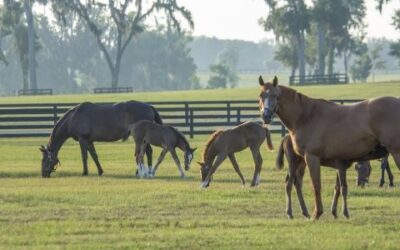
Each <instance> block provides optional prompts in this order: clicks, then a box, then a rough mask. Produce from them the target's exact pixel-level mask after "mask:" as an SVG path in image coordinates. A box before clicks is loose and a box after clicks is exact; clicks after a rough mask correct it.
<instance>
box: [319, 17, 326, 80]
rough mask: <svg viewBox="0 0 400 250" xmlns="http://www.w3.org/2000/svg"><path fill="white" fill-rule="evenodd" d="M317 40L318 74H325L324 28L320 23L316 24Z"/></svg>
mask: <svg viewBox="0 0 400 250" xmlns="http://www.w3.org/2000/svg"><path fill="white" fill-rule="evenodd" d="M317 40H318V71H317V72H318V75H324V74H325V28H324V26H323V25H322V24H318V31H317Z"/></svg>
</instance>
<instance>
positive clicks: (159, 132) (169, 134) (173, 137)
mask: <svg viewBox="0 0 400 250" xmlns="http://www.w3.org/2000/svg"><path fill="white" fill-rule="evenodd" d="M131 134H132V136H133V140H134V141H135V145H136V150H135V156H136V164H137V166H138V172H139V176H140V177H143V176H147V173H148V174H149V175H150V177H151V176H154V175H155V174H156V171H157V168H158V166H159V165H160V163H161V162H162V161H163V160H164V157H165V155H166V154H167V153H168V152H170V153H171V155H172V158H173V159H174V161H175V164H176V166H177V167H178V170H179V172H180V174H181V177H182V178H184V177H185V173H184V172H183V170H182V167H181V164H180V162H179V159H178V156H177V155H176V151H175V148H179V149H180V150H182V151H183V152H184V164H185V170H186V171H188V170H189V169H190V163H191V162H192V159H193V153H194V151H195V150H196V148H194V149H192V148H191V147H190V145H189V142H188V141H187V140H186V138H185V136H184V135H183V134H182V133H180V132H179V131H178V130H177V129H176V128H174V127H171V126H166V125H159V124H156V123H153V122H151V121H139V122H137V123H135V125H134V126H133V128H132V130H131ZM150 144H151V145H154V146H157V147H162V148H163V150H162V151H161V154H160V156H159V158H158V160H157V163H156V165H155V166H154V170H152V169H151V167H149V170H148V171H146V170H145V167H144V164H143V155H144V149H145V148H146V147H147V145H150Z"/></svg>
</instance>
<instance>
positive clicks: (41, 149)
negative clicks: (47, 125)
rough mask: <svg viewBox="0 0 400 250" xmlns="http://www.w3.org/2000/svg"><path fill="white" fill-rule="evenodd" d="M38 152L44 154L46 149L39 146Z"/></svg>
mask: <svg viewBox="0 0 400 250" xmlns="http://www.w3.org/2000/svg"><path fill="white" fill-rule="evenodd" d="M39 150H40V152H42V153H44V152H46V148H45V147H44V146H43V145H41V146H40V148H39Z"/></svg>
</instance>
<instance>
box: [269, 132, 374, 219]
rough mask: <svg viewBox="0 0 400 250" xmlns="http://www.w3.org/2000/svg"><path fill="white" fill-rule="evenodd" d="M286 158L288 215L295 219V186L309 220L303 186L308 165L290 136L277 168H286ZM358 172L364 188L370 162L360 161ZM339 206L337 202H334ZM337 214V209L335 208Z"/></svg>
mask: <svg viewBox="0 0 400 250" xmlns="http://www.w3.org/2000/svg"><path fill="white" fill-rule="evenodd" d="M284 156H285V158H286V160H287V161H288V163H289V164H288V166H289V167H288V168H289V169H288V173H287V175H286V179H285V183H286V214H287V216H288V218H289V219H293V214H292V197H291V193H292V186H293V184H294V185H295V188H296V193H297V198H298V200H299V204H300V207H301V211H302V213H303V216H304V217H306V218H309V217H310V215H309V213H308V210H307V207H306V205H305V202H304V197H303V191H302V185H303V176H304V172H305V168H306V164H305V162H304V160H303V158H302V157H300V156H299V155H297V154H296V153H295V152H294V149H293V144H292V141H291V139H290V136H289V135H286V136H285V137H283V139H282V141H281V144H280V146H279V149H278V155H277V157H276V164H275V165H276V168H277V169H282V168H283V166H284V160H283V157H284ZM356 170H357V173H358V175H357V183H358V185H360V186H364V185H365V183H367V182H368V178H369V176H370V174H371V165H370V164H369V161H360V162H357V164H356ZM334 202H335V203H336V204H337V200H336V201H334ZM333 210H334V212H335V213H336V208H333Z"/></svg>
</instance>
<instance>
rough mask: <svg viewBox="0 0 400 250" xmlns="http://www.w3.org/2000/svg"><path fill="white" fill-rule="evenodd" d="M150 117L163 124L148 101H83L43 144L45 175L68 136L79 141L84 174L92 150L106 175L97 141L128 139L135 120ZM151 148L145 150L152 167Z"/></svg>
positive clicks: (45, 175)
mask: <svg viewBox="0 0 400 250" xmlns="http://www.w3.org/2000/svg"><path fill="white" fill-rule="evenodd" d="M140 120H149V121H154V122H156V123H159V124H162V120H161V117H160V115H159V113H158V112H157V110H156V109H155V108H154V107H153V106H151V105H149V104H146V103H142V102H137V101H127V102H120V103H115V104H93V103H90V102H84V103H81V104H79V105H77V106H75V107H74V108H72V109H70V110H68V111H67V112H66V113H65V114H64V116H63V117H61V118H60V120H59V121H58V122H57V123H56V125H55V126H54V128H53V131H52V132H51V135H50V140H49V143H48V144H47V146H41V148H40V150H41V151H42V154H43V157H42V176H43V177H50V174H51V172H53V171H54V170H55V167H56V165H57V164H58V163H59V160H58V152H59V150H60V149H61V147H62V145H63V144H64V142H65V141H66V140H67V139H68V138H73V139H74V140H76V141H79V144H80V147H81V154H82V162H83V175H88V167H87V152H88V151H89V153H90V155H91V156H92V158H93V160H94V162H95V163H96V166H97V171H98V173H99V175H102V174H103V169H102V168H101V165H100V162H99V159H98V156H97V153H96V150H95V148H94V145H93V142H94V141H103V142H111V141H117V140H120V139H122V140H126V139H127V138H128V137H129V134H130V129H131V127H132V125H133V124H134V123H136V122H137V121H140ZM151 152H152V150H151V147H148V148H147V149H146V154H147V157H148V162H149V166H151Z"/></svg>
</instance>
